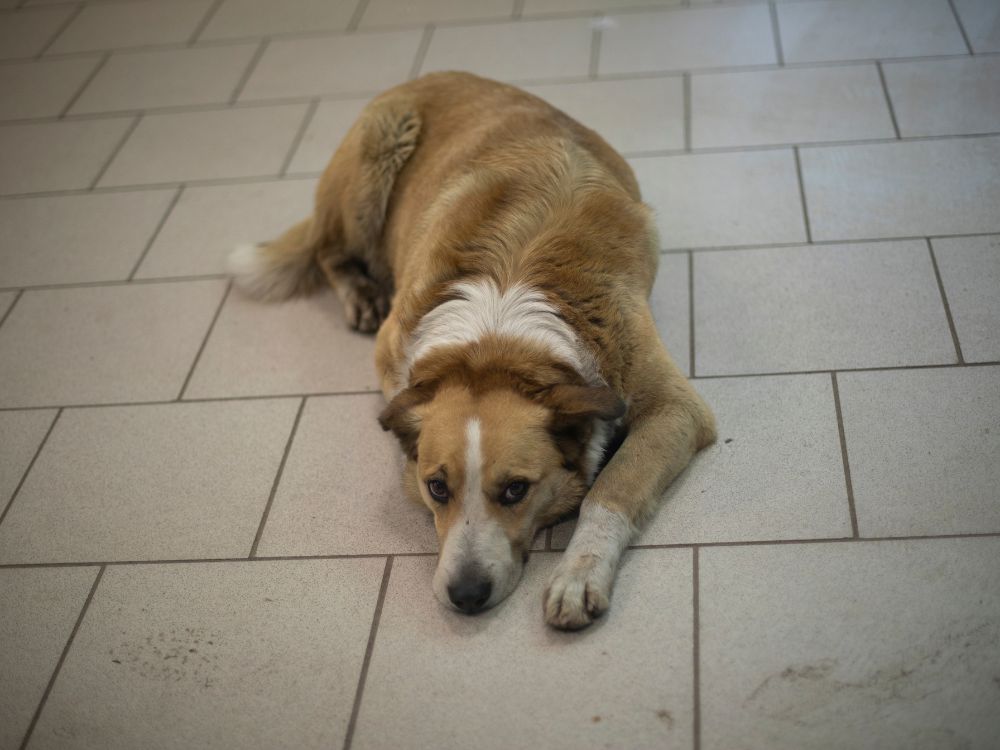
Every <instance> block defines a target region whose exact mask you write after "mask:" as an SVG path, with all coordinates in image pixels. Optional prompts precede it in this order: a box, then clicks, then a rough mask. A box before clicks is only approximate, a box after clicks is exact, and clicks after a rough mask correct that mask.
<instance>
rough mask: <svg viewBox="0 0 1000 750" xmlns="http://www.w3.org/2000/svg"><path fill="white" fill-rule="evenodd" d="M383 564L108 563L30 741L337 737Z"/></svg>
mask: <svg viewBox="0 0 1000 750" xmlns="http://www.w3.org/2000/svg"><path fill="white" fill-rule="evenodd" d="M383 566H384V561H383V560H381V559H366V560H289V561H281V562H268V563H254V562H247V563H216V564H189V565H125V566H118V567H112V568H109V569H108V570H107V572H106V573H105V574H104V577H103V578H102V579H101V583H100V585H99V586H98V588H97V593H96V595H95V596H94V600H93V601H92V602H91V605H90V608H89V610H88V611H87V616H86V617H85V618H84V621H83V625H82V626H81V628H80V630H79V632H78V633H77V635H76V639H75V640H74V642H73V648H72V649H71V651H70V653H69V656H68V658H67V659H66V662H65V663H64V664H63V668H62V670H61V671H60V674H59V679H58V680H57V681H56V684H55V687H54V688H53V690H52V694H51V695H50V696H49V700H48V702H47V703H46V705H45V710H44V711H43V712H42V715H41V718H40V720H39V722H38V726H37V727H36V728H35V732H34V734H33V736H32V743H31V747H32V748H36V749H37V750H42V749H43V748H57V747H58V748H66V749H67V750H69V749H70V748H80V749H81V750H82V749H83V748H93V747H98V746H99V747H102V748H106V749H107V750H125V749H126V748H136V747H143V748H168V747H170V748H173V747H206V746H215V747H223V746H224V747H232V748H248V747H266V748H275V749H278V748H288V749H289V750H291V749H292V748H294V749H296V750H298V749H299V748H302V749H303V750H305V749H311V748H328V747H339V746H340V745H341V744H342V743H343V738H344V734H345V732H346V729H347V722H348V719H349V718H350V715H351V707H352V704H353V702H354V692H355V690H356V688H357V684H358V676H359V674H360V671H361V663H362V660H363V658H364V655H365V645H366V643H367V641H368V634H369V632H370V629H371V623H372V616H373V613H374V610H375V602H376V599H377V598H378V591H379V584H380V582H381V579H382V572H383ZM122 706H127V707H128V710H123V709H122Z"/></svg>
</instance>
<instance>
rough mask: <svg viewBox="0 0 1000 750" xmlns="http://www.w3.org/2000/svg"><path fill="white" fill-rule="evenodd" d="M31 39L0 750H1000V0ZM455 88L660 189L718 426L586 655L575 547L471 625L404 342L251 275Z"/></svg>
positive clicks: (176, 16)
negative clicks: (558, 625) (268, 299)
mask: <svg viewBox="0 0 1000 750" xmlns="http://www.w3.org/2000/svg"><path fill="white" fill-rule="evenodd" d="M0 8H2V10H0V229H2V231H0V750H8V749H9V748H22V747H29V748H43V747H44V748H87V749H88V750H89V749H91V748H99V749H101V750H103V749H104V748H123V749H124V748H129V749H131V748H144V749H145V748H171V749H173V748H191V747H216V748H233V749H235V748H239V749H240V750H243V749H244V748H279V747H287V748H331V747H335V748H341V747H344V748H346V747H354V748H366V749H368V748H372V749H377V750H381V749H382V748H404V749H405V748H434V749H435V750H438V749H441V750H450V749H452V748H455V749H457V748H462V749H463V750H464V748H469V747H483V748H504V749H506V748H518V747H540V748H542V747H544V748H574V749H576V748H645V747H650V748H652V747H657V748H664V747H669V748H692V747H694V748H719V749H726V750H728V749H729V748H761V749H762V750H770V749H771V748H789V749H792V748H795V749H798V748H835V747H843V748H859V747H872V748H875V747H878V748H907V749H908V750H909V749H910V748H915V749H917V750H921V749H926V750H929V749H931V748H995V747H997V746H998V745H1000V692H998V686H1000V682H998V680H1000V678H998V675H1000V627H998V622H1000V2H997V0H774V2H765V1H763V0H739V1H732V2H730V1H727V2H723V3H713V2H711V1H710V0H709V1H707V2H706V1H705V0H664V1H662V2H657V0H469V1H468V2H460V1H459V0H407V1H405V2H404V0H79V1H78V0H67V1H66V2H60V0H54V1H53V0H2V2H0ZM442 68H464V69H469V70H474V71H477V72H480V73H483V74H486V75H491V76H494V77H498V78H502V79H506V80H510V81H515V82H517V83H519V84H521V85H524V86H525V87H526V88H528V89H530V90H532V91H534V92H536V93H537V94H539V95H541V96H543V97H545V98H548V99H549V100H551V101H552V102H553V103H555V104H556V105H557V106H559V107H561V108H563V109H565V110H566V111H567V112H569V113H571V114H572V115H574V116H576V117H578V118H580V119H581V120H583V121H584V122H585V123H588V124H590V125H591V126H593V127H594V128H596V129H597V130H598V131H600V132H601V133H603V134H604V135H605V136H606V137H607V138H608V140H609V141H610V142H611V143H612V144H614V145H615V146H616V147H617V148H618V149H619V150H621V151H622V153H624V154H625V156H627V157H628V158H629V160H630V162H631V163H632V165H633V166H634V168H635V170H636V173H637V175H638V176H639V179H640V181H641V183H642V186H643V189H644V193H645V196H646V198H647V200H648V201H649V203H650V204H651V205H653V206H654V208H655V209H656V210H657V214H658V218H659V223H660V227H661V231H662V249H663V251H664V255H663V260H662V264H661V269H660V274H659V277H658V282H657V286H656V289H655V290H654V293H653V308H654V314H655V317H656V321H657V324H658V326H659V328H660V331H661V333H662V335H663V338H664V340H665V341H666V342H667V344H668V346H669V347H670V348H671V349H672V350H673V352H674V355H675V359H676V360H677V362H678V363H679V364H680V366H681V367H682V368H683V369H684V370H685V371H686V372H688V373H689V374H690V375H692V376H694V382H695V384H696V387H697V388H698V389H699V390H700V391H701V392H702V393H703V394H704V395H705V397H706V398H707V399H708V400H709V401H710V403H711V404H712V405H713V406H714V408H715V410H716V412H717V415H718V418H719V424H720V439H719V441H718V443H717V444H716V445H714V446H712V447H710V448H708V449H707V450H706V451H705V452H704V453H703V454H702V455H700V456H699V457H698V458H697V459H696V460H695V462H694V464H693V465H692V466H691V467H690V469H689V470H688V471H687V472H685V473H684V474H683V475H682V476H681V477H680V478H679V479H678V481H677V482H676V483H675V485H674V486H673V487H672V488H671V489H670V490H669V491H668V492H667V495H666V503H665V505H664V507H663V509H662V510H661V512H660V513H659V514H658V515H657V517H656V518H654V519H653V521H652V522H651V524H650V525H649V527H648V528H647V530H646V531H645V532H644V533H643V534H642V536H641V537H640V538H639V539H638V540H637V541H636V545H635V547H634V549H632V550H631V551H630V552H629V553H628V554H627V555H626V559H625V562H624V564H623V567H622V570H621V574H620V576H619V580H618V587H617V589H616V591H615V598H614V604H613V607H612V610H611V612H610V613H609V614H608V616H607V617H606V618H605V619H604V621H602V622H601V623H600V624H598V625H597V626H595V627H594V628H592V629H591V630H590V631H586V632H583V633H579V634H575V635H567V634H564V633H557V632H554V631H551V630H548V629H546V628H545V626H544V625H543V623H542V617H541V606H540V596H541V588H542V586H543V585H544V580H545V577H546V575H547V573H548V571H549V570H551V568H552V566H553V565H554V564H555V562H556V560H557V555H558V553H559V550H560V549H562V548H563V547H564V546H565V544H566V543H567V541H568V539H569V536H570V534H571V533H572V528H573V527H572V524H564V525H562V526H559V527H557V528H556V529H554V530H552V532H550V533H547V534H544V535H543V536H542V537H540V538H539V540H538V542H537V544H536V547H537V550H536V553H535V554H534V555H533V559H532V560H531V562H530V564H529V566H528V568H527V572H526V574H525V579H524V581H523V582H522V583H521V586H520V588H518V589H517V591H516V592H515V593H514V595H513V596H512V597H511V598H510V600H509V601H507V602H505V603H504V604H502V605H501V606H500V607H498V608H497V609H495V610H493V611H490V612H488V613H485V614H484V615H481V616H479V617H477V618H464V617H460V616H457V615H454V614H452V613H450V612H448V611H445V610H443V609H442V608H441V607H440V606H439V605H438V603H437V602H436V600H435V599H434V598H433V596H432V594H431V591H430V576H431V571H432V568H433V564H434V559H433V553H434V549H435V544H436V543H435V539H434V533H433V529H432V526H431V524H430V521H429V519H428V518H427V517H426V516H425V515H424V514H423V513H422V512H420V511H419V510H417V509H414V508H411V507H410V506H408V505H406V504H404V503H403V501H402V499H401V498H400V489H399V467H400V461H401V459H400V457H399V455H398V450H397V448H396V446H395V444H394V443H393V441H392V440H391V439H390V438H389V437H387V436H386V435H385V434H384V433H382V431H381V430H380V429H379V428H378V425H377V424H376V422H375V419H374V416H375V414H376V413H377V410H378V408H379V404H380V403H381V396H379V395H378V394H377V393H376V390H377V387H376V386H377V384H376V379H375V376H374V371H373V367H372V362H371V359H372V341H371V339H369V338H365V337H362V336H358V335H355V334H352V333H350V332H349V331H348V330H347V328H346V326H345V324H344V321H343V317H342V315H341V313H340V311H339V309H338V308H337V305H336V304H335V301H334V299H333V296H332V294H321V295H318V296H316V297H314V298H311V299H307V300H297V301H294V302H290V303H288V304H284V305H277V306H267V305H260V304H256V303H253V302H251V301H249V300H247V299H245V298H244V297H242V296H241V295H240V294H238V293H237V292H234V291H231V290H230V289H229V287H228V284H227V282H226V281H225V279H224V277H223V275H222V269H223V265H222V260H223V257H224V255H225V253H226V252H227V250H228V249H229V248H230V247H231V246H232V245H233V244H235V243H237V242H243V241H254V240H260V239H265V238H267V237H268V236H270V235H273V234H274V233H276V232H278V231H280V230H281V229H282V228H284V227H285V226H286V225H288V224H290V223H291V222H293V221H295V220H297V219H298V218H301V217H302V216H304V215H305V214H306V213H307V212H308V210H309V197H310V192H311V190H312V188H313V185H314V184H315V179H316V177H317V176H318V173H319V172H320V171H321V170H322V168H323V166H324V163H325V161H326V159H327V158H328V156H329V154H330V152H331V151H332V149H333V147H334V146H335V145H336V143H337V141H338V140H339V138H340V137H341V136H342V135H343V133H344V132H345V131H346V129H347V127H348V126H349V124H350V122H351V121H352V120H353V118H354V117H355V116H356V115H357V113H358V112H359V111H360V109H361V107H362V106H363V105H364V102H365V101H367V100H368V99H369V98H370V97H371V96H372V95H373V94H374V93H375V92H377V91H378V90H379V89H381V88H383V87H386V86H389V85H391V84H393V83H396V82H399V81H403V80H406V79H407V78H409V77H413V76H415V75H419V74H420V73H421V72H426V71H430V70H437V69H442Z"/></svg>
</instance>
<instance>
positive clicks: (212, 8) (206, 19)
mask: <svg viewBox="0 0 1000 750" xmlns="http://www.w3.org/2000/svg"><path fill="white" fill-rule="evenodd" d="M224 2H225V0H214V1H213V2H212V3H211V4H210V5H209V6H208V10H207V11H206V12H205V15H203V16H202V17H201V20H200V21H198V24H197V25H196V26H195V27H194V31H193V32H192V33H191V35H190V36H189V37H188V40H187V46H188V47H193V46H194V44H195V42H197V41H198V37H200V36H201V35H202V34H203V33H204V32H205V29H206V28H208V25H209V24H210V23H211V22H212V19H213V18H215V15H216V13H218V12H219V8H221V7H222V4H223V3H224Z"/></svg>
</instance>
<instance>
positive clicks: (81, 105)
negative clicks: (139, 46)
mask: <svg viewBox="0 0 1000 750" xmlns="http://www.w3.org/2000/svg"><path fill="white" fill-rule="evenodd" d="M256 49H257V46H256V45H255V44H234V45H225V46H219V47H202V48H195V49H176V50H151V51H146V52H126V53H121V54H115V55H112V56H111V59H110V60H108V62H107V64H106V65H105V66H104V67H103V68H101V72H100V73H98V74H97V76H96V77H95V78H94V80H93V81H92V82H91V83H90V84H89V85H88V86H87V89H86V91H84V92H83V95H82V96H81V97H80V98H79V99H78V100H77V102H76V104H74V105H73V109H72V112H73V113H74V114H77V113H81V112H114V111H116V110H136V109H151V108H154V107H171V106H175V105H185V104H225V103H226V102H228V101H229V99H230V97H231V96H232V95H233V91H234V90H235V88H236V85H237V83H238V82H239V80H240V76H242V74H243V71H244V70H246V68H247V66H248V65H249V64H250V59H251V58H252V57H253V54H254V52H255V50H256Z"/></svg>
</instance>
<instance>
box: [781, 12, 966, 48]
mask: <svg viewBox="0 0 1000 750" xmlns="http://www.w3.org/2000/svg"><path fill="white" fill-rule="evenodd" d="M777 9H778V23H779V26H780V29H781V46H782V50H783V51H784V54H785V62H820V61H827V60H869V59H876V58H887V57H918V56H921V55H964V54H965V53H966V51H967V50H966V47H965V42H964V41H962V33H961V31H959V29H958V24H957V23H955V18H954V16H953V15H952V13H951V9H950V8H949V7H948V2H947V0H880V2H874V3H873V2H869V0H817V1H816V2H806V3H802V2H797V1H795V0H793V1H792V2H782V3H779V4H778V6H777Z"/></svg>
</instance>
